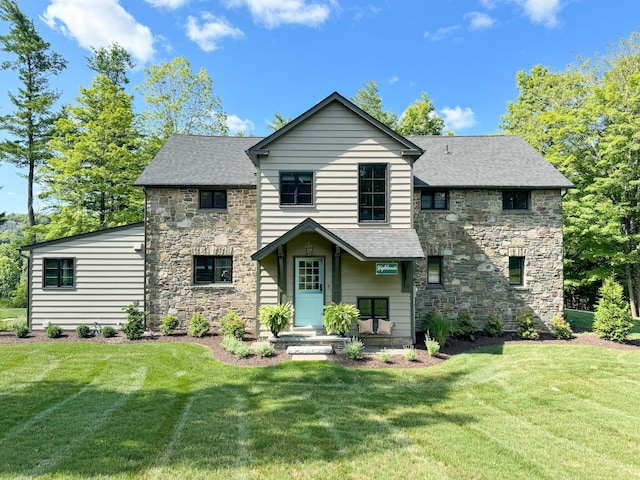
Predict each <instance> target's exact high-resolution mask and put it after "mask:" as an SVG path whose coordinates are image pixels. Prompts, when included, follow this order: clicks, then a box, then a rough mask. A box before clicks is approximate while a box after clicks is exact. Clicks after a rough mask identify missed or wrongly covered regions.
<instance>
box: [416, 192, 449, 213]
mask: <svg viewBox="0 0 640 480" xmlns="http://www.w3.org/2000/svg"><path fill="white" fill-rule="evenodd" d="M420 208H421V209H422V210H448V209H449V192H448V191H446V190H439V191H435V190H422V194H421V195H420Z"/></svg>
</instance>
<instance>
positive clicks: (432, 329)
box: [422, 313, 451, 346]
mask: <svg viewBox="0 0 640 480" xmlns="http://www.w3.org/2000/svg"><path fill="white" fill-rule="evenodd" d="M422 328H423V330H424V331H425V332H429V335H430V336H431V337H432V338H433V339H434V340H435V341H436V342H438V343H439V344H440V345H441V346H444V345H445V344H446V343H447V339H448V338H449V334H450V333H451V320H449V319H448V318H446V317H443V316H442V315H440V314H439V313H427V314H426V315H425V317H424V320H423V321H422Z"/></svg>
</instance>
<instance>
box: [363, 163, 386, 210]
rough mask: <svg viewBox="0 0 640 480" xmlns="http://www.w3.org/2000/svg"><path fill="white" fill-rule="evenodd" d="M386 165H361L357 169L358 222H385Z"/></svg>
mask: <svg viewBox="0 0 640 480" xmlns="http://www.w3.org/2000/svg"><path fill="white" fill-rule="evenodd" d="M387 183H388V182H387V164H386V163H361V164H360V165H359V168H358V221H359V222H386V221H387V188H388V187H387Z"/></svg>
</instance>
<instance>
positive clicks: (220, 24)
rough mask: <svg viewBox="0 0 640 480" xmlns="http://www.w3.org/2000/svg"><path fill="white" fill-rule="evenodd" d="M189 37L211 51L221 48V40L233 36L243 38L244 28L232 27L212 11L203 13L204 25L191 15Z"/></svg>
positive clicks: (188, 29)
mask: <svg viewBox="0 0 640 480" xmlns="http://www.w3.org/2000/svg"><path fill="white" fill-rule="evenodd" d="M187 37H189V39H190V40H193V41H194V42H196V43H197V44H198V46H199V47H200V48H201V49H202V50H204V51H205V52H211V51H213V50H216V49H218V48H220V47H219V46H218V44H219V42H220V40H222V39H224V38H226V37H231V38H242V37H244V33H243V32H242V30H240V29H238V28H235V27H232V26H231V25H229V24H228V23H227V21H226V20H225V19H224V18H220V17H216V16H214V15H211V14H210V13H204V14H202V25H200V24H199V22H198V20H197V19H196V18H195V17H192V16H189V18H188V19H187Z"/></svg>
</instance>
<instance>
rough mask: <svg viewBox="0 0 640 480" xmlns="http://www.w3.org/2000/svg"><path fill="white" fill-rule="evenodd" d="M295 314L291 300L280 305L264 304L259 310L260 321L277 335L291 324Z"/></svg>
mask: <svg viewBox="0 0 640 480" xmlns="http://www.w3.org/2000/svg"><path fill="white" fill-rule="evenodd" d="M292 316H293V305H291V302H287V303H280V304H278V305H263V306H261V307H260V310H259V312H258V318H259V319H260V321H261V322H262V323H263V324H264V325H265V326H266V327H267V328H268V329H269V330H270V331H271V333H272V334H273V336H274V337H277V336H278V335H279V334H280V332H281V331H282V330H284V329H285V328H286V326H287V325H289V322H291V317H292Z"/></svg>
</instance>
